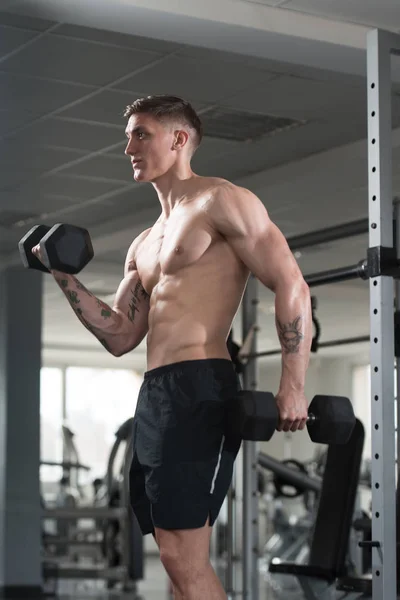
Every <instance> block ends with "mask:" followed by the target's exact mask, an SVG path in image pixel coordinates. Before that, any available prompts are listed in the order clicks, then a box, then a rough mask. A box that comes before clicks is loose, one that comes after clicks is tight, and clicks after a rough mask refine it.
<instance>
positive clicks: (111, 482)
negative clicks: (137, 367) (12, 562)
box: [42, 418, 144, 600]
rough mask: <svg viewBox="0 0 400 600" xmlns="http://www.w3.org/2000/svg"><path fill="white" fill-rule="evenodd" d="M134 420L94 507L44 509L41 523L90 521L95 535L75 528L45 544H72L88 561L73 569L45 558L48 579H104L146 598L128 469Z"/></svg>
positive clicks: (117, 445)
mask: <svg viewBox="0 0 400 600" xmlns="http://www.w3.org/2000/svg"><path fill="white" fill-rule="evenodd" d="M132 421H133V419H132V418H131V419H128V420H127V421H126V422H125V423H123V424H122V425H121V427H119V429H118V431H117V432H116V434H115V435H116V439H115V442H114V445H113V447H112V449H111V452H110V456H109V460H108V465H107V473H106V476H105V478H104V485H103V486H100V482H99V481H97V482H96V488H98V491H97V495H96V497H95V501H94V505H91V506H77V507H75V508H66V507H62V508H60V507H55V508H45V507H44V508H43V511H42V519H54V520H56V521H57V522H58V523H59V522H62V523H63V522H65V521H70V520H71V519H73V520H75V521H77V522H79V521H80V520H88V519H89V520H90V521H92V522H93V523H94V524H95V529H94V530H93V529H88V528H81V529H79V528H76V529H75V531H74V532H73V535H72V536H70V537H69V538H68V539H65V538H64V539H62V538H60V539H58V540H57V539H54V538H51V539H50V540H46V539H45V540H44V541H45V543H44V546H45V548H46V546H48V545H49V542H50V543H51V544H53V545H58V544H63V545H65V544H67V545H68V546H69V547H70V548H73V549H75V548H76V550H75V554H76V556H77V559H80V558H84V559H85V562H79V560H77V562H76V563H74V564H71V561H68V560H63V559H58V557H53V556H51V558H52V559H53V560H52V562H51V563H49V560H48V559H49V556H48V555H47V556H46V555H45V556H44V557H43V564H42V570H43V576H44V578H45V579H46V578H54V577H55V578H57V579H58V578H59V579H102V580H105V581H106V584H107V587H108V588H109V589H110V588H112V587H114V586H115V585H116V584H117V583H120V584H122V587H123V589H124V590H125V591H129V592H131V593H133V596H132V600H140V599H141V597H140V596H139V594H138V590H137V581H139V580H140V579H143V568H144V565H143V536H142V534H141V532H140V529H139V525H138V523H137V521H136V518H135V516H134V514H133V512H132V510H131V507H130V494H129V470H130V465H131V459H132V455H133V448H132V446H133V427H132ZM99 488H100V489H99ZM45 537H46V536H45ZM46 542H47V544H46ZM94 550H96V551H97V552H96V557H97V556H99V557H100V561H99V562H96V563H94V564H90V563H88V561H87V554H88V553H89V551H90V552H91V554H93V551H94ZM69 554H71V552H69ZM64 558H65V557H64Z"/></svg>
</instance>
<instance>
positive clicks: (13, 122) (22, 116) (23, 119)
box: [0, 108, 43, 137]
mask: <svg viewBox="0 0 400 600" xmlns="http://www.w3.org/2000/svg"><path fill="white" fill-rule="evenodd" d="M42 114H43V113H42ZM42 114H41V113H34V112H31V111H30V110H28V109H27V110H25V111H24V112H16V111H15V110H14V109H11V108H9V109H8V110H7V109H5V108H0V137H1V136H3V135H6V134H7V133H10V132H11V131H14V130H15V129H19V128H21V127H24V126H25V125H27V124H28V123H32V122H33V121H35V120H36V119H38V118H39V117H40V116H42Z"/></svg>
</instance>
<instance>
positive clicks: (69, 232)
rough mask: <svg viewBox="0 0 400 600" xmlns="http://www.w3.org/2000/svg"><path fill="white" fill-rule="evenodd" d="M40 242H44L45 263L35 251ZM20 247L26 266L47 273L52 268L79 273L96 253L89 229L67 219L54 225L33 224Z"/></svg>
mask: <svg viewBox="0 0 400 600" xmlns="http://www.w3.org/2000/svg"><path fill="white" fill-rule="evenodd" d="M37 244H40V251H41V255H42V258H43V262H44V264H42V263H41V262H40V260H38V259H37V258H36V256H35V255H34V254H32V248H34V246H36V245H37ZM18 247H19V252H20V255H21V260H22V263H23V264H24V266H25V267H27V268H28V269H38V270H39V271H44V272H46V273H48V272H49V271H50V270H51V269H54V270H55V271H61V272H62V273H69V274H71V275H73V274H75V273H79V271H82V269H83V268H84V267H85V266H86V265H87V264H88V262H89V261H91V260H92V258H93V256H94V252H93V246H92V242H91V239H90V235H89V232H88V231H87V230H86V229H83V227H77V226H75V225H67V224H63V223H58V224H56V225H54V226H53V227H47V226H46V225H36V226H35V227H32V229H31V230H30V231H28V233H27V234H26V235H25V236H24V237H23V238H22V239H21V241H20V242H19V244H18Z"/></svg>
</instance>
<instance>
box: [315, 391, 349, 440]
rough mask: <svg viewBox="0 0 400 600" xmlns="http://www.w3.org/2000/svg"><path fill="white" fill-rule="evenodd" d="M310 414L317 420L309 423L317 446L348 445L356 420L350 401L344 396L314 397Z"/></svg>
mask: <svg viewBox="0 0 400 600" xmlns="http://www.w3.org/2000/svg"><path fill="white" fill-rule="evenodd" d="M309 412H310V413H311V414H312V415H314V417H315V420H311V421H309V422H308V423H307V429H308V433H309V436H310V438H311V440H312V441H313V442H315V443H316V444H347V442H348V441H349V439H350V436H351V434H352V431H353V428H354V425H355V423H356V418H355V415H354V411H353V406H352V404H351V402H350V400H349V399H348V398H346V397H344V396H323V395H317V396H314V398H313V400H312V402H311V404H310V407H309Z"/></svg>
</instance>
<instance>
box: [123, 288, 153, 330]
mask: <svg viewBox="0 0 400 600" xmlns="http://www.w3.org/2000/svg"><path fill="white" fill-rule="evenodd" d="M131 292H132V294H133V295H132V299H131V301H130V303H129V312H128V318H129V320H130V321H131V322H132V323H134V321H135V315H136V313H137V312H140V311H139V308H138V304H139V298H145V299H147V298H148V297H149V295H148V294H147V292H146V290H145V289H144V287H143V286H142V284H141V282H140V281H138V282H137V284H136V286H135V289H134V290H131Z"/></svg>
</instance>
